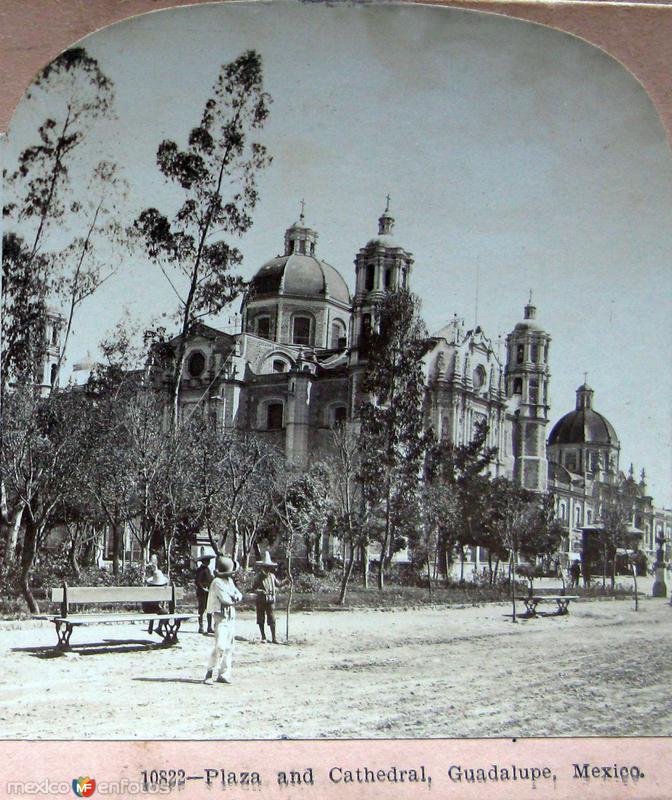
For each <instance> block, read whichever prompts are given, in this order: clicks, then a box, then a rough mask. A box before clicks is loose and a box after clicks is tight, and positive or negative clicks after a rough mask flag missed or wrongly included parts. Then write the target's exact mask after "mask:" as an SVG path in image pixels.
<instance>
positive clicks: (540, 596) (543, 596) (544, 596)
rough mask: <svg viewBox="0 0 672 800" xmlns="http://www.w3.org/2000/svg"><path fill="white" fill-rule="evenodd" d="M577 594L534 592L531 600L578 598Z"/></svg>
mask: <svg viewBox="0 0 672 800" xmlns="http://www.w3.org/2000/svg"><path fill="white" fill-rule="evenodd" d="M578 599H579V596H578V594H535V595H532V600H537V601H539V600H578Z"/></svg>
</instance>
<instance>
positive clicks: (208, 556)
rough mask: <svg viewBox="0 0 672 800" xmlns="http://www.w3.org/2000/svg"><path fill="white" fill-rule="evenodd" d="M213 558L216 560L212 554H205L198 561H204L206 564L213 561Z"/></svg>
mask: <svg viewBox="0 0 672 800" xmlns="http://www.w3.org/2000/svg"><path fill="white" fill-rule="evenodd" d="M213 558H214V556H213V555H212V553H210V554H208V553H204V554H203V555H200V556H199V557H198V558H197V559H196V561H203V562H204V563H205V562H206V561H211V560H212V559H213Z"/></svg>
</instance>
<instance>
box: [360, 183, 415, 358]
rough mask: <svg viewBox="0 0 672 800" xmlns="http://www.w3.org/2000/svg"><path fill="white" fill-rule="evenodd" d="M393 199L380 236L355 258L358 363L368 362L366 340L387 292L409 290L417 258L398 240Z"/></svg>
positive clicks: (381, 220)
mask: <svg viewBox="0 0 672 800" xmlns="http://www.w3.org/2000/svg"><path fill="white" fill-rule="evenodd" d="M393 233H394V217H393V216H392V214H391V213H390V196H389V194H388V195H387V203H386V206H385V210H384V211H383V213H382V214H381V215H380V217H379V218H378V235H377V236H376V237H374V238H373V239H371V240H369V241H368V242H367V244H366V245H364V247H362V248H361V249H360V251H359V252H358V253H357V255H356V256H355V298H354V304H353V312H354V313H353V315H352V331H351V336H350V341H351V342H352V344H353V350H354V351H355V352H354V357H355V359H356V360H357V361H361V360H362V359H364V358H366V338H367V334H368V332H369V331H370V330H371V326H372V325H373V324H374V319H375V308H376V304H377V303H378V302H379V301H380V299H381V298H382V297H383V296H384V294H385V292H388V291H394V290H395V289H408V286H409V277H410V273H411V269H412V268H413V257H412V255H411V253H409V252H408V251H406V250H405V249H404V248H403V247H402V246H401V245H400V244H399V243H398V242H397V241H395V239H394V236H393Z"/></svg>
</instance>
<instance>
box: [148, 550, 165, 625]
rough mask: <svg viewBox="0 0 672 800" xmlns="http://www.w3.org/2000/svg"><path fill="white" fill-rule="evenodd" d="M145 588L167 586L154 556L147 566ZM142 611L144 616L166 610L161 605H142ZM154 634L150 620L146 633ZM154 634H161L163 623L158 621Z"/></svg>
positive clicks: (150, 603) (163, 612) (152, 622)
mask: <svg viewBox="0 0 672 800" xmlns="http://www.w3.org/2000/svg"><path fill="white" fill-rule="evenodd" d="M145 584H146V585H147V586H168V578H166V576H165V575H164V574H163V572H161V570H160V569H159V566H158V558H157V557H156V556H155V555H154V556H152V558H151V560H150V561H149V563H148V564H147V578H146V579H145ZM142 610H143V613H145V614H165V613H166V609H165V608H164V607H163V605H162V603H153V602H149V603H143V604H142ZM153 632H154V620H153V619H150V621H149V625H148V627H147V633H153ZM156 632H157V633H158V634H159V636H160V635H161V634H162V633H163V623H162V622H161V620H159V622H158V624H157V626H156Z"/></svg>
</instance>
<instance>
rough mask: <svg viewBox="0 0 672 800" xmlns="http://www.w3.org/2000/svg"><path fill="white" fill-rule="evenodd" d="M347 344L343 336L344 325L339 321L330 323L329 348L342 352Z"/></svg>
mask: <svg viewBox="0 0 672 800" xmlns="http://www.w3.org/2000/svg"><path fill="white" fill-rule="evenodd" d="M346 344H347V338H346V335H345V324H344V323H343V322H341V320H340V319H335V320H334V321H333V322H332V323H331V341H330V342H329V347H330V348H331V349H332V350H343V348H344V347H345V345H346Z"/></svg>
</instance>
